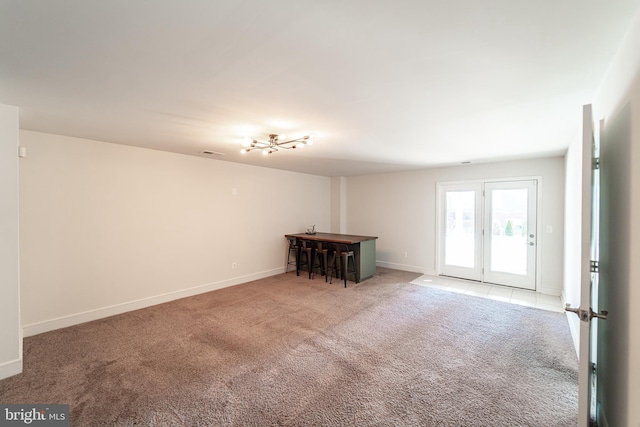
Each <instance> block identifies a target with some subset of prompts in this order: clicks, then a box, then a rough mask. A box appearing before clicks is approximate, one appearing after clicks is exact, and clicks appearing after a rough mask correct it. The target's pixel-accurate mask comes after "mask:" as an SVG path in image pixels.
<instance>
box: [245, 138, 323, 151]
mask: <svg viewBox="0 0 640 427" xmlns="http://www.w3.org/2000/svg"><path fill="white" fill-rule="evenodd" d="M315 136H316V135H315V134H313V133H311V134H309V135H305V136H303V137H301V138H296V139H290V140H286V138H287V137H286V135H284V134H282V135H278V134H275V133H272V134H270V135H269V142H262V141H258V140H256V139H252V138H249V137H246V138H244V139H243V141H242V146H243V148H242V150H240V152H241V153H242V154H244V153H248V152H249V151H252V150H262V154H264V155H265V156H266V155H267V154H271V153H275V152H276V151H278V150H279V149H281V148H283V149H285V150H290V149H293V148H302V147H304V146H305V145H311V144H313V140H314V138H315Z"/></svg>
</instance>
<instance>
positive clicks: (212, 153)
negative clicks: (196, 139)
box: [202, 150, 225, 156]
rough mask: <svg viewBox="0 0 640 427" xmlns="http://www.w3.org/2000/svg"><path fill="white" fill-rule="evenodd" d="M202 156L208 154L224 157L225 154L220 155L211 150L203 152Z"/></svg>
mask: <svg viewBox="0 0 640 427" xmlns="http://www.w3.org/2000/svg"><path fill="white" fill-rule="evenodd" d="M202 154H206V155H207V156H224V155H225V154H224V153H219V152H217V151H211V150H204V151H202Z"/></svg>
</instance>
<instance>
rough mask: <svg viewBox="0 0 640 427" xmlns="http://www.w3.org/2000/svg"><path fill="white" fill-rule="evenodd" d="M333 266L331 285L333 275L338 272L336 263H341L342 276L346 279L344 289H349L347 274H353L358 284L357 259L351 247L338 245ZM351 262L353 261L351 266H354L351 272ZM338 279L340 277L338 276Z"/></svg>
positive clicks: (333, 258) (333, 257)
mask: <svg viewBox="0 0 640 427" xmlns="http://www.w3.org/2000/svg"><path fill="white" fill-rule="evenodd" d="M331 260H332V263H331V264H332V265H331V269H332V272H331V279H330V280H329V283H333V273H334V272H336V271H337V269H336V263H337V262H340V274H341V276H342V278H343V279H344V287H345V288H346V287H347V274H349V273H353V281H354V282H357V276H356V257H355V254H354V252H353V251H351V250H349V246H347V245H345V244H336V245H335V252H334V253H333V256H332V257H331ZM349 260H351V264H352V265H353V269H352V270H349ZM336 277H338V276H337V275H336Z"/></svg>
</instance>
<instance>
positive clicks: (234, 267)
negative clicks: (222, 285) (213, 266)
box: [231, 262, 238, 270]
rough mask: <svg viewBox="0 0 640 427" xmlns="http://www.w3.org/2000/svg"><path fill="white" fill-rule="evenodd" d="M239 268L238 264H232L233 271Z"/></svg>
mask: <svg viewBox="0 0 640 427" xmlns="http://www.w3.org/2000/svg"><path fill="white" fill-rule="evenodd" d="M237 267H238V264H237V263H236V262H232V263H231V269H232V270H235V269H236V268H237Z"/></svg>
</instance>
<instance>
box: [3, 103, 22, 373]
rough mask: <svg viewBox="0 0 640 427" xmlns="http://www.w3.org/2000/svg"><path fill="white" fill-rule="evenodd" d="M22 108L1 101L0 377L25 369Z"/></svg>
mask: <svg viewBox="0 0 640 427" xmlns="http://www.w3.org/2000/svg"><path fill="white" fill-rule="evenodd" d="M19 253H20V251H19V227H18V109H17V108H16V107H11V106H8V105H1V104H0V343H2V344H1V345H0V379H1V378H6V377H9V376H11V375H15V374H18V373H20V372H22V333H21V328H20V257H19Z"/></svg>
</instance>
